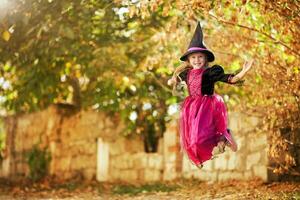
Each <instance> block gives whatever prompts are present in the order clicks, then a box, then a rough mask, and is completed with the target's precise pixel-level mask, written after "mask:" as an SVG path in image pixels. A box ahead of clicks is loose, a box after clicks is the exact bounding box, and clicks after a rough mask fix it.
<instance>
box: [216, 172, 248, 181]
mask: <svg viewBox="0 0 300 200" xmlns="http://www.w3.org/2000/svg"><path fill="white" fill-rule="evenodd" d="M243 179H244V174H243V173H242V172H220V173H219V176H218V181H227V180H243Z"/></svg>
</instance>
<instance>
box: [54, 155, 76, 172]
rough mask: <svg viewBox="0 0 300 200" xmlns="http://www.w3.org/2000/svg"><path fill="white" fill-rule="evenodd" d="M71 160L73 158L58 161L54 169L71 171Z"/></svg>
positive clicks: (68, 157) (63, 158)
mask: <svg viewBox="0 0 300 200" xmlns="http://www.w3.org/2000/svg"><path fill="white" fill-rule="evenodd" d="M71 160H72V157H71V156H67V157H62V158H60V159H58V160H57V162H56V166H55V167H54V168H55V169H57V170H58V171H69V170H70V169H71ZM72 164H73V163H72Z"/></svg>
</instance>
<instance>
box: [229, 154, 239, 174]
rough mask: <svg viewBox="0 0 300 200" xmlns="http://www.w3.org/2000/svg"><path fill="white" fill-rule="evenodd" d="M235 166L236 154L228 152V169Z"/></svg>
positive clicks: (232, 168)
mask: <svg viewBox="0 0 300 200" xmlns="http://www.w3.org/2000/svg"><path fill="white" fill-rule="evenodd" d="M236 168H237V155H236V154H235V153H232V154H230V157H229V159H228V166H227V169H228V170H234V169H236Z"/></svg>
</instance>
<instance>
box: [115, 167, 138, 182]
mask: <svg viewBox="0 0 300 200" xmlns="http://www.w3.org/2000/svg"><path fill="white" fill-rule="evenodd" d="M119 177H120V180H121V181H125V182H132V181H137V180H138V171H137V170H128V169H126V170H120V176H119Z"/></svg>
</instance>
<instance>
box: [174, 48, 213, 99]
mask: <svg viewBox="0 0 300 200" xmlns="http://www.w3.org/2000/svg"><path fill="white" fill-rule="evenodd" d="M203 54H204V56H205V66H207V67H208V64H209V62H208V61H207V55H206V54H205V53H203ZM187 69H193V67H192V65H191V64H190V63H189V59H187V61H185V62H184V63H182V64H181V65H179V66H178V67H177V68H176V69H175V71H174V73H173V76H172V79H173V80H175V82H172V84H173V89H172V95H174V96H179V95H180V93H179V92H178V91H177V90H176V89H177V85H178V83H180V82H181V81H182V80H181V78H180V76H179V74H180V73H181V72H183V71H185V70H187Z"/></svg>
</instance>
